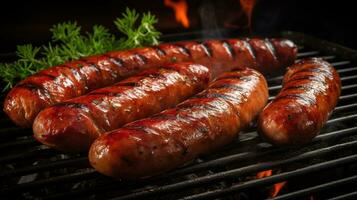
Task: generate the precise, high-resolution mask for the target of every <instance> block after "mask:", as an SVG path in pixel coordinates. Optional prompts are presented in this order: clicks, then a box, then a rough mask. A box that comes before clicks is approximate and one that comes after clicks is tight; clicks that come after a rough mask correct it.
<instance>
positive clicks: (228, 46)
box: [222, 40, 236, 59]
mask: <svg viewBox="0 0 357 200" xmlns="http://www.w3.org/2000/svg"><path fill="white" fill-rule="evenodd" d="M222 44H223V47H224V49H225V50H226V52H227V53H228V55H229V56H230V57H231V58H233V59H235V57H236V53H235V52H234V49H233V47H232V45H231V44H230V43H229V42H227V41H225V40H223V41H222Z"/></svg>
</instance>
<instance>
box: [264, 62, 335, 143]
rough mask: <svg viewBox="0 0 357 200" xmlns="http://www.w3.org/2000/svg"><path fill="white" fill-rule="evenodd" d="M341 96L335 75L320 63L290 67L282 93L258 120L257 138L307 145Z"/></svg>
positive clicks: (303, 63) (331, 69) (327, 65)
mask: <svg viewBox="0 0 357 200" xmlns="http://www.w3.org/2000/svg"><path fill="white" fill-rule="evenodd" d="M340 92H341V81H340V77H339V75H338V73H337V72H336V70H335V69H334V68H333V67H332V66H331V65H330V64H329V63H327V62H326V61H323V60H322V59H317V58H312V59H306V60H303V61H301V62H299V63H297V64H295V65H293V66H291V67H289V68H288V70H287V72H286V74H285V76H284V80H283V88H282V90H281V91H280V93H279V94H278V95H277V96H276V98H275V99H274V100H273V101H272V102H271V103H269V104H268V105H267V106H266V107H265V108H264V110H263V112H262V113H261V114H260V116H259V120H258V131H259V133H260V135H261V136H262V137H263V138H265V139H266V140H268V141H269V142H271V143H273V144H275V145H294V144H304V143H307V142H309V141H310V140H311V139H312V138H314V137H315V136H316V135H317V134H318V132H319V131H320V129H321V128H322V127H323V125H324V124H325V122H326V121H327V119H328V117H329V116H330V114H331V112H332V110H333V108H334V107H335V106H336V104H337V101H338V98H339V96H340Z"/></svg>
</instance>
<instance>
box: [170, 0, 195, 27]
mask: <svg viewBox="0 0 357 200" xmlns="http://www.w3.org/2000/svg"><path fill="white" fill-rule="evenodd" d="M164 3H165V6H168V7H171V8H172V9H173V10H174V11H175V17H176V21H178V22H180V23H181V24H182V26H183V27H185V28H188V27H190V21H189V20H188V17H187V2H186V0H178V1H175V0H165V1H164Z"/></svg>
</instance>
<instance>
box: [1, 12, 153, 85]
mask: <svg viewBox="0 0 357 200" xmlns="http://www.w3.org/2000/svg"><path fill="white" fill-rule="evenodd" d="M140 17H141V20H140V21H139V19H140ZM156 23H157V18H156V17H155V16H154V15H152V14H151V13H150V12H148V13H143V14H142V15H141V16H140V14H139V13H137V12H136V11H135V10H134V9H133V10H131V9H129V8H126V10H125V12H124V13H123V14H122V17H121V18H117V19H116V20H115V21H114V24H115V26H116V27H117V28H118V30H119V31H120V32H121V33H122V35H124V36H123V37H120V38H116V37H115V35H114V34H112V33H110V32H109V30H108V29H107V28H105V27H104V26H101V25H95V26H93V30H92V32H86V33H85V34H82V33H81V27H80V26H79V25H77V23H76V22H64V23H59V24H57V25H54V26H53V27H52V28H51V29H50V31H51V33H52V41H51V42H49V43H48V45H43V46H41V47H33V46H32V45H31V44H26V45H19V46H17V50H16V55H17V57H18V60H17V61H15V62H12V63H0V78H1V79H2V81H3V82H4V83H5V87H4V88H3V91H6V90H8V89H10V88H12V87H13V86H14V85H15V84H16V83H17V82H18V81H20V80H22V79H24V78H26V77H27V76H29V75H31V74H34V73H36V72H38V71H40V70H42V69H45V68H48V67H51V66H55V65H59V64H62V63H64V62H66V61H69V60H75V59H79V58H81V57H85V56H89V55H94V54H102V53H105V52H108V51H112V50H124V49H130V48H135V47H140V46H145V45H156V44H158V43H159V37H160V32H158V31H157V30H156V29H155V27H154V25H155V24H156Z"/></svg>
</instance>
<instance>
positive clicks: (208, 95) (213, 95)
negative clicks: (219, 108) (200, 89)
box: [193, 92, 234, 101]
mask: <svg viewBox="0 0 357 200" xmlns="http://www.w3.org/2000/svg"><path fill="white" fill-rule="evenodd" d="M193 98H195V99H205V98H220V99H223V100H226V101H231V100H234V98H233V97H232V96H230V95H228V94H221V93H216V92H211V93H202V94H197V95H195V96H194V97H193Z"/></svg>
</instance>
